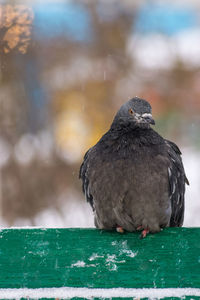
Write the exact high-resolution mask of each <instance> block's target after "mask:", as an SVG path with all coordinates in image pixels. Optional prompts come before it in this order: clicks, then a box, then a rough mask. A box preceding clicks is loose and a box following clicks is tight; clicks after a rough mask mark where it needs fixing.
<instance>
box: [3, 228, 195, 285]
mask: <svg viewBox="0 0 200 300" xmlns="http://www.w3.org/2000/svg"><path fill="white" fill-rule="evenodd" d="M62 286H68V287H89V288H112V287H126V288H150V287H154V288H156V287H157V288H169V287H195V288H199V287H200V228H168V229H165V230H163V231H162V232H160V233H158V234H149V235H148V236H147V237H146V238H145V239H140V238H139V233H125V234H119V233H116V232H106V231H101V230H96V229H4V230H1V232H0V288H23V287H27V288H41V287H62Z"/></svg>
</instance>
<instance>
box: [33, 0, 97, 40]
mask: <svg viewBox="0 0 200 300" xmlns="http://www.w3.org/2000/svg"><path fill="white" fill-rule="evenodd" d="M33 9H34V15H35V18H34V33H35V35H36V37H38V38H42V39H44V38H47V39H51V38H55V37H62V38H69V39H71V40H73V41H77V42H83V41H85V42H89V41H90V40H91V38H92V32H91V28H92V26H91V18H90V14H89V12H88V10H87V9H86V7H85V6H83V5H81V4H78V3H72V2H46V1H44V2H39V3H36V4H35V5H34V7H33Z"/></svg>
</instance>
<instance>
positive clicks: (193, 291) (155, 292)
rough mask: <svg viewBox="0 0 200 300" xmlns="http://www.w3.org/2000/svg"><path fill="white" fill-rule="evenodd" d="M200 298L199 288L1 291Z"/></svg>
mask: <svg viewBox="0 0 200 300" xmlns="http://www.w3.org/2000/svg"><path fill="white" fill-rule="evenodd" d="M183 296H200V289H198V288H163V289H155V288H149V289H147V288H144V289H135V288H108V289H98V288H72V287H62V288H40V289H28V288H22V289H0V298H4V299H11V298H12V299H20V298H34V299H39V298H65V299H66V298H72V297H102V298H103V297H104V298H105V297H122V298H123V297H137V298H145V297H149V298H150V299H153V298H158V299H159V298H164V297H183Z"/></svg>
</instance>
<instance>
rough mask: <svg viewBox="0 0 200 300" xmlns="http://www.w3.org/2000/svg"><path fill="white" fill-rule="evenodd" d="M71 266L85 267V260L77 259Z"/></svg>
mask: <svg viewBox="0 0 200 300" xmlns="http://www.w3.org/2000/svg"><path fill="white" fill-rule="evenodd" d="M73 267H78V268H83V267H85V262H84V261H82V260H78V261H77V262H76V263H75V264H72V265H71V268H73Z"/></svg>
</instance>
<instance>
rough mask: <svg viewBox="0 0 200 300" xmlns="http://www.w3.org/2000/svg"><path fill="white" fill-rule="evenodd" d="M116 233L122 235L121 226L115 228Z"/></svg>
mask: <svg viewBox="0 0 200 300" xmlns="http://www.w3.org/2000/svg"><path fill="white" fill-rule="evenodd" d="M116 231H117V232H119V233H124V229H123V228H122V227H121V226H117V227H116Z"/></svg>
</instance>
